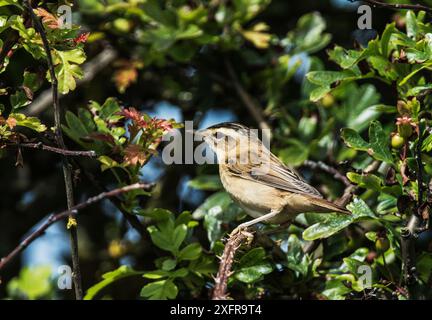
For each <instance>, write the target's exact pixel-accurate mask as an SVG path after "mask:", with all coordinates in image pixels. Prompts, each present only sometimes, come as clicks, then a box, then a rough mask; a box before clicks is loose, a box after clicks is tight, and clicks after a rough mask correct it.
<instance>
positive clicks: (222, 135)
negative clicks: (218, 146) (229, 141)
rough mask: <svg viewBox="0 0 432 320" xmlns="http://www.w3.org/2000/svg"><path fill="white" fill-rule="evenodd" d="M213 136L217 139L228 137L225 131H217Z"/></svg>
mask: <svg viewBox="0 0 432 320" xmlns="http://www.w3.org/2000/svg"><path fill="white" fill-rule="evenodd" d="M213 137H214V138H215V139H218V140H221V139H224V138H225V137H226V135H225V134H224V133H222V132H215V133H214V134H213Z"/></svg>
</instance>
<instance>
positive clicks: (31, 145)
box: [8, 142, 96, 158]
mask: <svg viewBox="0 0 432 320" xmlns="http://www.w3.org/2000/svg"><path fill="white" fill-rule="evenodd" d="M8 146H15V147H19V148H21V147H22V148H30V149H40V150H44V151H49V152H54V153H58V154H61V155H64V156H73V157H90V158H94V157H96V152H94V151H92V150H91V151H75V150H67V149H61V148H56V147H52V146H47V145H45V144H43V143H42V142H32V143H30V142H21V143H10V144H8Z"/></svg>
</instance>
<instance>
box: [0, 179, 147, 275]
mask: <svg viewBox="0 0 432 320" xmlns="http://www.w3.org/2000/svg"><path fill="white" fill-rule="evenodd" d="M149 188H150V186H149V185H147V184H143V183H135V184H132V185H129V186H126V187H122V188H117V189H114V190H111V191H107V192H102V193H100V194H98V195H97V196H94V197H91V198H88V199H87V200H86V201H84V202H81V203H79V204H77V205H75V206H72V207H71V208H69V209H68V210H65V211H62V212H60V213H57V214H52V215H51V216H50V217H49V218H48V219H47V220H46V221H45V222H44V223H42V225H41V226H40V227H39V228H37V229H36V230H35V231H33V232H32V233H31V234H30V235H29V236H27V237H26V238H25V239H24V240H23V241H21V243H20V244H19V245H18V246H17V247H16V248H15V249H13V250H12V251H11V252H10V253H9V254H8V255H7V256H5V257H4V258H2V259H1V260H0V271H1V270H2V269H3V268H4V267H5V266H6V265H7V264H8V263H9V262H10V261H11V260H12V259H14V258H15V257H16V256H17V255H18V254H19V253H20V252H22V251H23V250H24V249H25V248H27V247H28V246H29V245H30V244H31V243H32V242H33V241H35V240H36V239H37V238H39V237H40V236H42V235H43V234H44V233H45V230H46V229H48V228H49V227H50V226H51V225H52V224H54V223H55V222H57V221H59V220H63V219H66V218H68V217H71V216H72V217H75V216H76V215H77V214H78V210H81V209H84V208H86V207H88V206H89V205H91V204H94V203H96V202H99V201H101V200H103V199H105V198H111V197H115V196H117V195H120V194H122V193H126V192H129V191H132V190H137V189H149Z"/></svg>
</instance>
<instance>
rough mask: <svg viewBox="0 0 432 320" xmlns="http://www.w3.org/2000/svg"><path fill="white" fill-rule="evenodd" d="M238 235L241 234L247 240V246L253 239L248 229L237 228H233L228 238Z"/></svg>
mask: <svg viewBox="0 0 432 320" xmlns="http://www.w3.org/2000/svg"><path fill="white" fill-rule="evenodd" d="M238 233H241V234H243V235H245V236H246V238H247V244H250V243H252V240H253V238H254V235H253V232H250V231H249V230H248V227H243V226H241V225H240V226H238V227H237V228H235V229H234V230H233V231H232V232H231V233H230V235H229V238H232V237H233V236H235V235H237V234H238Z"/></svg>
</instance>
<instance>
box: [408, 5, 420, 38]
mask: <svg viewBox="0 0 432 320" xmlns="http://www.w3.org/2000/svg"><path fill="white" fill-rule="evenodd" d="M405 19H406V32H407V35H408V37H410V38H413V39H415V38H416V36H417V33H418V26H417V18H416V15H415V13H414V12H413V11H411V10H408V11H407V13H406V16H405Z"/></svg>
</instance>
